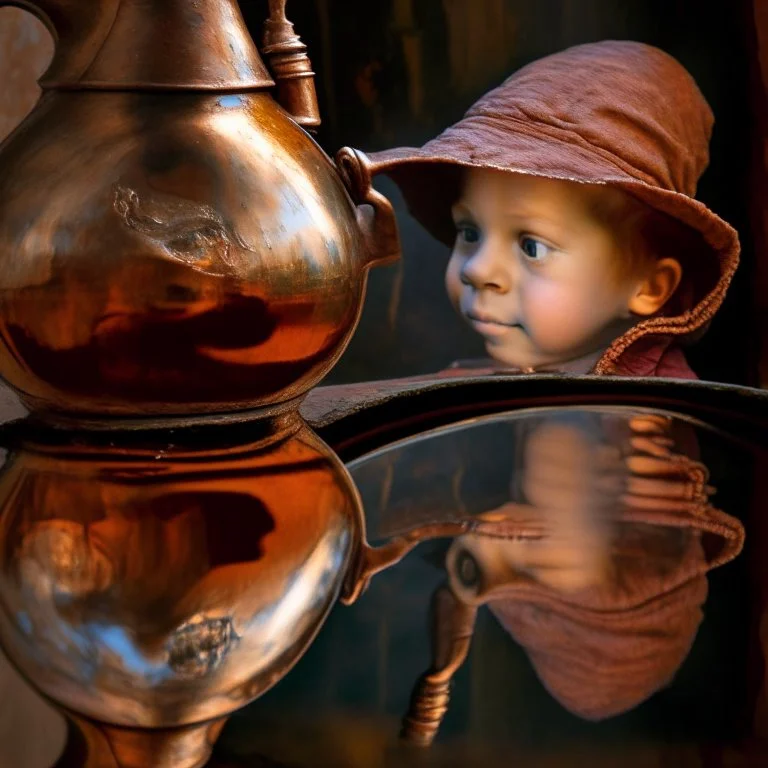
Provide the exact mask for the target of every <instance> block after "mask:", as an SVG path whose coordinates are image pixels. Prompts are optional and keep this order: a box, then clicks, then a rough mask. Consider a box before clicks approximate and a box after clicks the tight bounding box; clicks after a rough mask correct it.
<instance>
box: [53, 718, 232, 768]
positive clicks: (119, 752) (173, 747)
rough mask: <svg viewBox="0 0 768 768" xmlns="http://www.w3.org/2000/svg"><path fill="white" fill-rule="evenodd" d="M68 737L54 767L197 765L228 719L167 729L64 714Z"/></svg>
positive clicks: (168, 767)
mask: <svg viewBox="0 0 768 768" xmlns="http://www.w3.org/2000/svg"><path fill="white" fill-rule="evenodd" d="M67 718H68V726H69V738H68V740H67V746H66V748H65V750H64V754H63V755H62V756H61V758H59V760H58V762H57V763H56V765H55V766H54V768H147V767H148V766H152V768H200V766H203V765H205V764H206V763H207V762H208V760H209V758H210V756H211V750H212V749H213V745H214V743H215V742H216V739H217V738H218V737H219V734H220V733H221V729H222V728H223V727H224V724H225V723H226V721H227V718H226V717H223V718H221V719H219V720H214V721H212V722H208V723H201V724H200V725H193V726H188V727H186V728H174V729H169V730H159V729H158V730H142V729H136V730H133V729H129V728H118V727H115V726H109V725H106V724H104V723H96V722H95V721H92V720H87V719H85V718H82V717H78V716H76V715H72V714H70V713H67Z"/></svg>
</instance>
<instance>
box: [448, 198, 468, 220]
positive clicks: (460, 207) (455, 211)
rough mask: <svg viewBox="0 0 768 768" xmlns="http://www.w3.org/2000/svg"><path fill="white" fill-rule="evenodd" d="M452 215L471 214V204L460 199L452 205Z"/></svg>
mask: <svg viewBox="0 0 768 768" xmlns="http://www.w3.org/2000/svg"><path fill="white" fill-rule="evenodd" d="M451 215H452V216H454V217H456V216H471V215H472V211H471V210H470V208H469V206H468V205H467V204H466V203H464V202H463V201H461V200H459V201H458V202H456V203H454V204H453V205H452V206H451Z"/></svg>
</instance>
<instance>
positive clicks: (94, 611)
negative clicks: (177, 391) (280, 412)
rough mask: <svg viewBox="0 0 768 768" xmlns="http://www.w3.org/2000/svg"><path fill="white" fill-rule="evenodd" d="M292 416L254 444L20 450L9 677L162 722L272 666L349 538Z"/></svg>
mask: <svg viewBox="0 0 768 768" xmlns="http://www.w3.org/2000/svg"><path fill="white" fill-rule="evenodd" d="M294 422H296V423H295V424H294V425H293V426H292V427H291V429H287V430H285V431H284V434H282V435H278V436H277V438H276V439H275V438H271V439H268V440H263V441H261V442H259V441H249V442H246V441H244V440H241V439H238V440H236V441H232V442H231V443H230V444H228V445H225V444H223V442H222V441H219V444H218V445H213V444H207V445H204V446H200V445H197V446H195V447H184V446H181V445H168V444H165V445H161V444H160V443H158V444H157V445H155V446H151V445H150V444H149V443H147V442H144V443H143V444H141V445H140V446H133V447H131V448H127V447H125V446H124V447H123V448H121V449H120V450H115V449H110V448H109V447H108V446H105V445H101V446H98V445H91V446H87V445H85V444H83V443H82V442H80V443H78V444H75V445H72V444H67V445H63V446H62V445H56V444H54V443H51V442H45V441H39V440H38V441H34V442H31V441H25V442H24V444H23V445H22V446H21V447H20V448H17V449H16V450H15V451H14V453H13V455H12V458H11V460H10V462H9V464H8V466H7V467H6V468H5V469H4V471H3V474H2V479H1V480H0V512H1V513H2V514H1V516H0V520H1V521H2V525H0V605H2V609H3V610H2V611H0V614H2V615H1V616H0V641H1V642H2V646H3V649H4V651H5V652H6V653H7V654H8V656H9V658H11V659H12V660H13V662H14V663H15V664H16V665H17V667H18V669H19V670H20V671H21V672H22V674H24V675H25V676H26V677H27V679H29V680H30V681H31V682H32V683H33V684H34V685H35V686H36V687H37V688H38V689H39V690H41V691H42V692H43V693H44V694H45V695H46V696H48V697H49V698H50V699H52V700H54V701H55V702H56V703H57V704H58V705H60V706H63V707H64V708H66V710H67V711H68V712H72V713H74V714H75V715H79V716H85V717H87V718H91V719H95V720H97V721H100V722H102V723H110V724H112V725H117V726H121V727H127V728H168V729H170V728H178V727H182V726H186V725H193V724H196V723H201V722H204V721H215V720H218V719H221V718H223V717H226V716H228V715H229V714H231V713H232V712H233V711H234V710H236V709H237V708H239V707H241V706H243V705H245V704H247V703H248V702H250V701H252V700H253V699H254V698H256V697H257V696H259V695H260V694H262V693H263V692H264V691H266V690H267V689H268V688H270V687H271V686H272V685H274V684H275V683H276V682H277V681H278V680H280V679H281V678H282V677H283V675H285V674H286V673H287V671H288V670H289V669H290V668H291V667H292V666H293V664H294V663H295V662H296V661H297V660H298V659H299V658H300V657H301V655H302V654H303V652H304V651H305V649H306V648H307V646H308V645H309V644H310V642H311V641H312V639H313V638H314V636H315V634H316V633H317V632H318V630H319V629H320V626H321V625H322V623H323V621H324V619H325V617H326V615H327V613H328V611H329V610H330V609H331V607H332V605H333V604H334V603H335V601H336V598H337V596H338V595H339V592H340V590H341V588H342V583H343V581H344V578H345V576H346V574H347V572H348V570H349V569H350V567H351V563H352V561H353V558H355V557H356V555H357V553H358V551H359V549H360V547H361V542H362V539H363V523H362V516H361V511H360V508H359V504H358V501H357V497H356V494H355V491H354V486H353V484H352V481H351V479H350V477H349V475H348V474H347V472H346V470H345V469H344V467H343V465H341V463H340V462H339V461H338V460H337V459H336V458H335V457H334V456H333V454H332V453H331V451H330V449H329V448H328V447H327V446H325V445H324V444H323V443H322V442H321V441H320V440H319V439H318V438H317V437H316V436H315V435H314V433H313V432H311V431H310V430H309V429H308V428H306V427H304V426H299V429H298V430H297V429H296V426H297V425H298V419H294ZM250 431H251V433H253V432H254V429H253V428H252V427H251V430H250ZM121 764H122V763H121ZM143 764H148V763H143ZM154 764H157V765H161V764H162V765H166V763H164V762H160V761H158V762H157V763H153V765H154ZM177 764H178V763H176V762H173V761H171V762H169V763H168V765H173V766H176V765H177ZM89 765H90V763H89ZM98 765H101V763H98Z"/></svg>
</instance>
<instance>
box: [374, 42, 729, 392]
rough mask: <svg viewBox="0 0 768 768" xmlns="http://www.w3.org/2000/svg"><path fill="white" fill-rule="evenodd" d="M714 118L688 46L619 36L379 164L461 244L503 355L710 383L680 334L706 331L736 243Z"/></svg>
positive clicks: (506, 363)
mask: <svg viewBox="0 0 768 768" xmlns="http://www.w3.org/2000/svg"><path fill="white" fill-rule="evenodd" d="M712 124H713V117H712V113H711V110H710V108H709V106H708V105H707V103H706V101H705V99H704V97H703V96H702V94H701V93H700V91H699V89H698V87H697V86H696V83H695V82H694V80H693V79H692V78H691V76H690V75H689V74H688V72H686V70H685V69H684V68H683V67H682V66H681V65H680V64H679V63H678V62H677V61H676V60H675V59H673V58H672V57H670V56H669V55H667V54H666V53H664V52H662V51H660V50H658V49H656V48H653V47H651V46H648V45H644V44H641V43H635V42H623V41H621V42H617V41H606V42H601V43H596V44H589V45H581V46H577V47H575V48H570V49H568V50H566V51H564V52H561V53H558V54H555V55H553V56H548V57H546V58H544V59H541V60H539V61H536V62H534V63H533V64H530V65H529V66H527V67H524V68H523V69H521V70H519V71H518V72H517V73H515V74H514V75H512V77H510V78H509V79H508V80H507V81H506V82H504V83H503V84H502V85H501V86H500V87H498V88H496V89H495V90H493V91H491V92H490V93H488V94H486V95H485V96H483V97H482V98H481V99H480V100H479V101H478V102H477V103H476V104H475V105H474V106H473V107H471V108H470V110H469V111H468V112H467V114H466V115H465V117H464V118H463V119H462V120H461V121H459V122H458V123H457V124H455V125H453V126H451V127H450V128H448V129H447V130H446V131H445V132H444V133H442V134H441V135H440V136H438V137H437V138H435V139H433V140H432V141H430V142H428V143H427V144H426V145H425V146H424V147H422V148H421V149H415V148H400V149H393V150H388V151H386V152H380V153H376V154H374V155H372V156H371V158H370V161H371V171H372V172H374V173H386V174H388V175H390V176H391V177H392V178H393V179H394V181H395V182H396V183H397V184H398V185H399V186H400V188H401V190H402V192H403V194H404V196H405V199H406V202H407V204H408V207H409V209H410V211H411V212H412V213H413V215H414V216H415V217H416V218H417V219H418V220H419V221H420V222H421V223H422V224H423V225H424V226H425V227H426V228H427V229H428V230H429V231H430V232H431V233H432V234H433V235H434V236H435V237H437V238H438V239H440V240H442V241H443V242H444V243H446V244H448V245H451V246H452V248H453V252H452V255H451V259H450V262H449V264H448V269H447V273H446V286H447V289H448V294H449V296H450V298H451V300H452V302H453V304H454V306H455V307H456V309H457V310H458V312H459V313H460V314H461V315H462V316H463V318H464V319H465V320H466V321H467V322H468V323H469V324H470V325H471V326H472V327H473V328H474V329H475V330H476V331H477V332H478V333H479V334H480V335H481V336H482V337H483V339H484V341H485V346H486V351H487V353H488V355H489V356H490V358H491V359H492V361H493V363H492V364H493V365H496V366H498V364H501V366H503V367H504V368H512V369H517V370H521V371H524V372H534V371H539V370H541V371H551V370H554V371H567V372H571V373H577V374H583V373H596V374H620V375H634V376H668V377H678V378H696V376H695V374H694V373H693V371H691V369H690V368H689V367H688V364H687V362H686V360H685V357H684V356H683V353H682V351H681V350H680V348H679V347H678V346H677V345H676V344H675V343H674V342H675V339H682V338H683V337H686V336H691V335H692V334H694V332H696V331H700V330H703V329H704V328H705V326H706V325H707V324H708V322H709V321H710V319H711V318H712V316H713V315H714V313H715V312H716V310H717V309H718V307H719V306H720V304H721V303H722V301H723V297H724V295H725V291H726V288H727V287H728V284H729V283H730V280H731V277H732V275H733V273H734V270H735V269H736V266H737V263H738V254H739V241H738V235H737V233H736V232H735V231H734V230H733V228H732V227H730V226H729V225H728V224H727V223H725V222H724V221H723V220H721V219H720V218H718V217H717V216H716V215H715V214H714V213H712V212H711V211H710V210H709V209H707V208H706V207H705V206H704V205H703V204H701V203H700V202H698V201H697V200H695V199H694V194H695V191H696V184H697V181H698V179H699V177H700V176H701V174H702V172H703V171H704V169H705V168H706V166H707V164H708V161H709V154H708V145H709V139H710V135H711V129H712Z"/></svg>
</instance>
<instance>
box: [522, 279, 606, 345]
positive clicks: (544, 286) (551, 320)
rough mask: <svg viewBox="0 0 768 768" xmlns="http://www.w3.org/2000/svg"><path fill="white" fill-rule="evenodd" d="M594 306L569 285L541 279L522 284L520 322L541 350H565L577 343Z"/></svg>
mask: <svg viewBox="0 0 768 768" xmlns="http://www.w3.org/2000/svg"><path fill="white" fill-rule="evenodd" d="M593 311H594V309H593V308H590V307H589V306H588V302H586V301H584V300H583V297H582V296H581V295H580V294H579V293H578V292H576V291H573V290H572V289H571V287H569V286H564V285H562V284H558V283H555V282H551V281H546V280H543V279H539V280H533V281H531V282H530V283H529V284H528V285H527V286H526V291H525V296H524V299H523V314H524V318H523V322H524V324H525V326H526V330H527V331H528V334H529V336H530V337H531V339H532V341H533V342H534V343H535V344H537V345H539V346H541V348H542V349H549V348H551V349H567V347H568V346H570V345H572V344H581V343H582V342H583V340H584V339H583V338H582V337H583V336H584V334H585V333H586V332H587V328H588V327H589V326H590V325H591V323H590V319H591V315H592V313H593Z"/></svg>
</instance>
